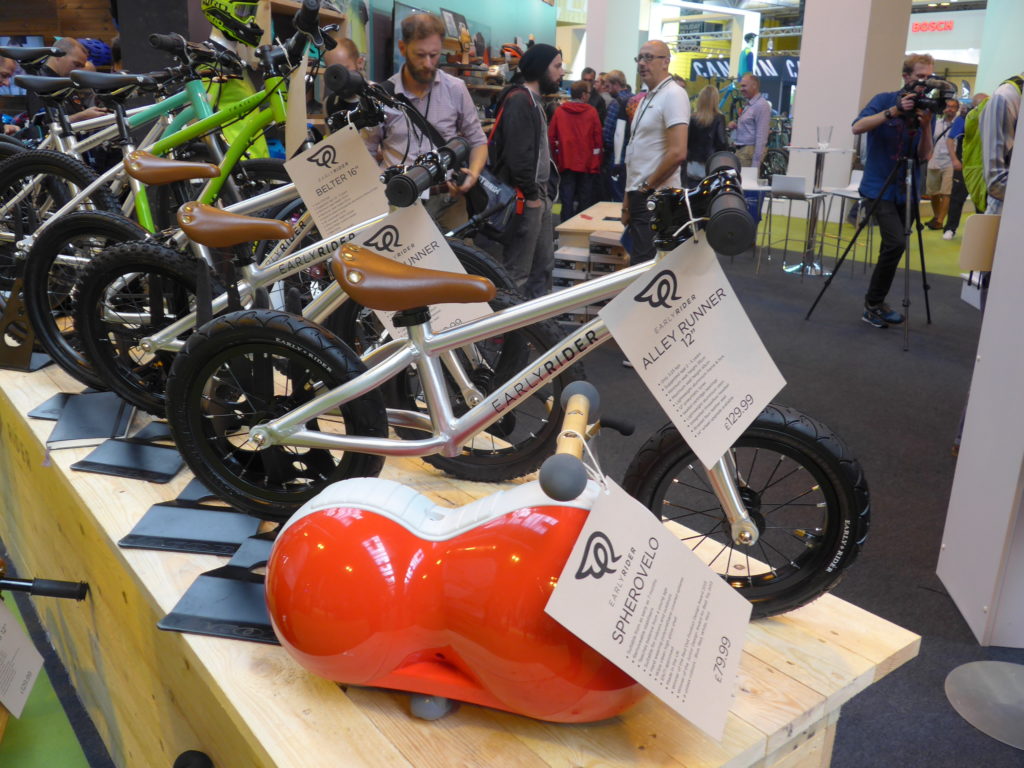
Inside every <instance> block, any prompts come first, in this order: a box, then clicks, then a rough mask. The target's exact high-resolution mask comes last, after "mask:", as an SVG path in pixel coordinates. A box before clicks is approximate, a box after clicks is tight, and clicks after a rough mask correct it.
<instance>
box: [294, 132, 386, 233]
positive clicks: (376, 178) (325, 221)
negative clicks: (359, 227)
mask: <svg viewBox="0 0 1024 768" xmlns="http://www.w3.org/2000/svg"><path fill="white" fill-rule="evenodd" d="M284 167H285V170H286V171H288V175H289V176H291V178H292V181H293V182H295V188H296V189H297V190H298V191H299V196H300V197H301V198H302V202H304V203H305V204H306V208H307V209H309V213H310V215H311V216H312V217H313V222H314V223H315V224H316V227H317V229H318V230H320V235H321V236H322V237H330V236H331V235H333V234H335V233H337V232H341V231H342V230H343V229H346V228H348V227H351V226H354V225H356V224H358V223H360V222H362V221H366V220H367V219H371V218H373V217H374V216H380V215H381V214H383V213H386V212H387V210H388V200H387V197H386V196H385V194H384V185H383V184H381V183H380V171H379V170H378V168H377V163H375V162H374V161H373V158H372V157H371V156H370V153H369V151H368V150H367V149H366V145H365V144H364V143H363V140H362V139H361V138H360V137H359V132H358V131H357V130H356V129H355V128H352V127H351V126H349V127H346V128H343V129H342V130H340V131H337V132H336V133H333V134H331V135H330V136H328V137H327V138H326V139H324V140H323V141H321V142H320V143H319V144H317V145H316V146H315V147H313V148H312V149H308V150H306V151H305V152H303V153H302V154H301V155H296V156H295V157H293V158H292V159H291V160H289V161H288V162H286V163H285V164H284Z"/></svg>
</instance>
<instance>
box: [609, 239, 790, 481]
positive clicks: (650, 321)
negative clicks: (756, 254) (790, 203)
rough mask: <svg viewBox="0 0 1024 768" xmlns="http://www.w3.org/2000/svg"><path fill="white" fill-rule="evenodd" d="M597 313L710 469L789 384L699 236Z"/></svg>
mask: <svg viewBox="0 0 1024 768" xmlns="http://www.w3.org/2000/svg"><path fill="white" fill-rule="evenodd" d="M599 314H600V316H601V317H602V318H603V319H604V321H605V323H607V324H608V328H609V329H610V330H611V332H612V336H614V337H615V341H616V342H618V345H619V348H620V349H622V351H623V352H624V353H625V355H626V357H627V358H628V359H629V361H630V362H631V363H632V364H633V368H634V369H635V370H636V372H637V374H638V375H639V376H640V378H641V379H642V380H643V382H644V384H646V385H647V388H648V389H650V390H651V392H652V394H653V395H654V397H655V399H656V400H657V401H658V403H659V404H660V405H661V407H662V408H663V409H664V410H665V413H666V414H668V417H669V418H670V419H671V420H672V423H673V424H675V426H676V428H677V429H678V430H679V432H680V434H682V436H683V437H684V438H685V439H686V442H687V443H688V444H689V445H690V447H691V448H693V450H694V452H695V453H696V454H697V457H698V458H699V459H700V460H701V462H702V463H703V464H704V466H705V467H710V466H711V465H712V464H714V463H715V462H716V461H717V460H718V459H719V458H720V457H721V456H722V455H723V454H724V453H725V452H726V451H727V450H728V449H729V447H730V446H731V445H732V444H733V443H734V442H735V441H736V438H737V437H739V435H740V434H741V433H742V432H743V430H745V429H746V428H747V427H749V426H750V424H751V423H752V422H753V421H754V419H755V418H756V417H757V415H758V414H759V413H760V412H761V411H762V410H763V409H764V407H765V406H766V405H768V404H769V403H770V402H771V400H772V398H773V397H775V395H777V394H778V393H779V391H780V390H781V389H782V387H783V386H785V384H786V381H785V379H783V378H782V374H781V373H780V372H779V369H778V368H777V367H776V366H775V363H774V362H773V361H772V358H771V356H770V355H769V354H768V350H767V349H765V346H764V344H763V343H762V341H761V338H760V337H759V336H758V335H757V331H755V330H754V326H753V325H752V324H751V322H750V318H749V317H747V313H746V312H745V311H744V310H743V307H742V306H741V305H740V302H739V299H738V298H737V297H736V294H735V292H734V291H733V289H732V286H731V285H730V284H729V280H728V278H726V276H725V273H724V272H723V271H722V267H721V265H719V263H718V258H717V257H716V256H715V252H714V251H713V250H712V249H711V247H710V246H709V245H708V244H707V241H706V240H705V239H703V238H701V241H700V242H699V243H698V242H695V241H694V240H688V241H687V242H685V243H683V244H682V245H680V246H679V247H678V248H676V249H675V250H674V251H672V252H671V253H670V254H668V255H667V256H665V258H663V259H662V260H661V261H659V262H658V263H657V264H656V265H655V266H654V267H653V268H652V269H651V270H650V271H649V272H647V273H646V274H644V275H643V276H641V277H640V278H638V279H637V280H636V281H635V282H634V283H633V284H632V285H630V286H628V287H627V288H626V289H625V290H623V291H622V293H620V294H619V295H618V296H616V297H615V299H613V300H612V301H611V302H609V303H608V304H607V305H606V306H605V307H604V308H603V309H602V310H601V311H600V313H599Z"/></svg>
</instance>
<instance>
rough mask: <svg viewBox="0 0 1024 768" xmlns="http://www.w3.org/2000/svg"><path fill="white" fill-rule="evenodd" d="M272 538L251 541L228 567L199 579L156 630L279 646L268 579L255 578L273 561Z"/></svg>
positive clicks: (251, 538)
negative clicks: (270, 608)
mask: <svg viewBox="0 0 1024 768" xmlns="http://www.w3.org/2000/svg"><path fill="white" fill-rule="evenodd" d="M271 536H272V534H271V535H268V534H260V535H258V536H253V537H250V538H249V539H246V541H245V542H244V543H243V544H242V546H241V547H239V549H238V551H237V552H236V553H235V555H234V557H232V558H231V560H230V561H229V562H228V564H227V565H225V566H223V567H222V568H216V569H214V570H212V571H207V572H206V573H201V574H199V576H198V577H197V578H196V580H195V582H193V584H192V586H191V587H189V588H188V590H186V592H185V594H184V595H182V598H181V600H179V601H178V604H177V605H175V606H174V608H173V609H172V610H171V612H170V613H168V614H167V615H166V616H165V617H164V618H163V620H161V621H159V622H157V627H159V628H160V629H165V630H168V631H171V632H188V633H191V634H194V635H209V636H211V637H227V638H231V639H234V640H249V641H251V642H254V643H266V644H267V645H279V643H278V641H277V637H276V636H275V635H274V630H273V629H272V628H271V626H270V614H269V613H267V603H266V598H265V595H264V593H265V589H264V585H263V581H264V578H263V576H262V575H261V574H258V573H253V569H255V568H259V567H261V566H263V565H266V563H267V559H268V558H269V557H270V548H271V547H272V546H273V539H272V538H271Z"/></svg>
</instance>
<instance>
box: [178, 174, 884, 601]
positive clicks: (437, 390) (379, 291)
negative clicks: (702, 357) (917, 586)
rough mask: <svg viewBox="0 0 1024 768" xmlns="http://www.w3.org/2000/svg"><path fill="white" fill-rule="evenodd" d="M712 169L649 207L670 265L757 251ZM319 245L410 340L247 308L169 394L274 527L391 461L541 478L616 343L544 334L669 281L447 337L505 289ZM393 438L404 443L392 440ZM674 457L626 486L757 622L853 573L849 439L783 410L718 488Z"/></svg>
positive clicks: (586, 331) (209, 482) (727, 463)
mask: <svg viewBox="0 0 1024 768" xmlns="http://www.w3.org/2000/svg"><path fill="white" fill-rule="evenodd" d="M708 162H709V169H710V170H711V173H710V175H709V176H708V177H707V178H705V179H704V180H703V181H702V182H701V183H700V184H699V185H698V186H697V187H695V188H694V189H692V190H689V191H686V190H663V191H662V192H660V193H658V194H657V195H655V196H654V197H652V198H651V205H652V207H653V208H654V212H655V217H654V227H655V228H656V232H657V236H658V242H659V247H660V248H663V249H671V248H674V247H675V246H676V245H678V244H679V243H681V242H682V241H684V240H685V239H687V237H688V234H685V233H686V232H687V231H688V230H690V229H694V230H695V229H697V228H703V229H704V231H705V236H706V237H707V239H708V243H709V244H710V245H711V247H712V248H714V250H716V251H717V252H719V253H722V254H726V255H728V254H730V253H740V252H743V251H744V250H746V249H747V248H748V247H749V245H750V243H751V242H752V240H753V233H754V225H753V222H752V220H751V219H750V217H749V214H748V213H747V211H746V207H745V205H744V201H743V197H742V193H741V191H740V188H739V173H738V162H737V161H736V160H735V157H734V156H731V155H730V156H728V160H727V161H723V157H722V155H716V156H713V157H712V158H711V159H710V160H709V161H708ZM723 162H726V163H727V165H725V166H723V165H722V163H723ZM316 247H319V248H327V249H330V250H331V251H337V253H336V255H335V256H334V257H333V258H332V270H333V272H334V275H335V277H336V279H337V280H338V281H339V282H340V283H341V284H342V286H343V287H344V289H345V291H346V292H347V293H348V294H349V295H350V296H351V297H352V298H353V299H355V300H356V301H358V302H359V303H360V304H362V305H363V306H365V307H367V308H370V309H375V310H384V311H395V312H396V315H395V323H396V324H397V325H399V326H402V327H404V328H405V330H406V332H407V334H408V338H405V339H392V340H389V341H385V342H384V343H382V344H381V345H380V346H378V347H376V348H373V349H370V350H369V351H368V352H367V353H366V354H365V355H364V357H363V358H362V359H360V358H358V357H357V356H356V355H355V354H354V353H353V352H352V350H351V349H350V348H349V347H348V346H347V345H345V344H344V343H343V342H341V341H340V340H339V339H337V338H335V337H333V336H332V335H330V334H329V333H327V332H326V331H325V330H324V329H323V328H322V327H320V326H317V325H314V324H312V323H309V322H307V321H305V320H302V319H301V318H298V317H294V316H292V315H288V314H286V313H282V312H275V311H267V310H249V311H242V312H236V313H233V314H229V315H226V316H224V317H221V318H218V319H216V320H214V321H213V322H211V323H209V324H207V325H206V326H204V327H203V328H201V329H199V330H198V331H196V332H195V333H194V334H193V335H192V336H191V337H190V339H189V340H188V342H187V343H186V344H185V347H184V349H183V350H182V351H181V352H180V353H179V354H178V355H177V357H176V358H175V361H174V364H173V367H172V370H171V374H170V376H169V378H168V386H167V403H168V408H167V416H168V420H169V423H170V426H171V431H172V433H173V436H174V440H175V443H176V444H177V446H178V448H179V450H180V451H181V452H182V454H183V455H184V457H185V459H186V461H187V463H188V465H189V467H190V468H191V469H192V470H193V472H194V473H195V474H196V476H197V477H198V478H199V479H200V480H201V481H202V482H203V483H204V484H205V485H206V486H207V487H208V488H209V489H210V490H211V491H212V492H213V493H215V494H217V495H219V496H220V497H221V498H223V499H224V500H226V501H228V502H229V503H231V504H233V505H235V506H236V507H237V508H239V509H242V510H244V511H246V512H249V513H251V514H254V515H256V516H258V517H262V518H265V519H270V520H281V521H283V520H286V519H287V518H288V517H290V516H291V514H293V513H294V511H295V510H296V509H297V508H298V507H299V506H300V505H301V504H303V503H305V502H306V501H308V500H309V499H311V498H312V497H314V496H315V495H316V494H317V493H319V492H320V491H322V490H323V489H324V488H326V487H327V486H328V485H329V484H330V483H332V482H335V481H337V480H341V479H344V478H346V477H353V476H358V475H364V476H365V475H375V474H376V473H377V472H379V470H380V467H381V465H382V463H383V459H382V457H384V456H422V457H425V458H427V457H429V458H431V459H435V460H437V462H438V463H439V464H440V465H441V466H442V467H443V468H444V469H445V470H446V471H448V472H449V473H451V474H454V475H456V476H460V477H470V478H472V479H485V480H498V479H508V478H512V477H517V476H521V475H523V474H526V473H528V472H530V471H532V470H533V469H535V468H536V467H537V466H538V465H539V464H540V462H541V460H542V459H543V458H545V457H546V456H547V455H549V454H550V452H551V449H552V446H553V444H554V440H555V438H556V436H557V431H558V421H559V419H560V417H561V406H560V405H559V399H560V396H561V392H562V390H563V388H564V386H566V385H567V384H568V383H569V380H570V379H571V378H572V375H573V372H574V371H575V369H574V368H573V366H574V365H575V363H577V362H578V361H579V360H580V359H581V358H583V357H584V356H586V355H587V354H588V353H589V352H591V351H593V350H594V349H595V348H596V347H598V346H599V345H601V344H602V343H604V342H606V341H607V340H608V339H609V338H610V332H609V330H608V328H607V326H606V325H605V323H604V321H603V320H602V319H601V318H600V317H598V318H595V319H594V320H592V321H590V322H589V323H587V324H585V325H584V326H582V327H581V328H579V329H578V330H576V331H575V332H573V333H570V334H569V335H568V336H566V337H565V338H562V339H559V338H558V336H557V335H556V336H554V337H551V336H550V332H551V330H552V329H551V328H550V327H548V326H546V324H545V321H547V320H548V319H550V318H553V317H555V316H557V315H560V314H563V313H566V312H571V311H573V310H574V309H577V308H580V307H584V306H587V305H589V304H593V303H594V302H597V301H600V300H602V299H607V298H611V297H613V296H615V295H617V294H618V293H619V292H621V291H622V290H623V289H625V288H626V287H627V286H629V285H630V284H632V283H633V281H634V280H636V279H637V278H638V277H640V276H641V275H643V274H645V273H646V272H647V271H648V270H650V269H651V268H652V267H653V266H654V265H655V264H656V262H647V263H643V264H638V265H635V266H632V267H629V268H627V269H624V270H622V271H620V272H616V273H612V274H609V275H607V276H604V277H601V278H599V279H596V280H593V281H590V282H587V283H584V284H580V285H577V286H573V287H571V288H567V289H564V290H561V291H557V292H555V293H553V294H551V295H549V296H546V297H541V298H537V299H533V300H531V301H527V302H525V303H521V304H516V305H512V306H507V307H504V308H501V309H498V310H497V311H496V312H495V313H494V314H492V315H489V316H487V317H484V318H481V319H477V320H472V321H470V322H467V323H464V324H462V325H460V326H457V327H455V328H452V329H450V330H444V331H440V332H433V331H432V330H431V329H430V324H429V313H428V312H427V311H426V309H425V306H426V305H431V304H440V303H459V302H480V301H488V300H491V299H492V298H493V297H494V288H493V286H492V285H490V284H489V283H488V281H486V280H484V279H481V278H478V277H471V276H463V275H453V274H451V273H444V272H434V271H431V270H422V269H418V268H415V267H407V266H405V265H402V264H398V263H396V262H393V261H391V260H389V259H386V258H384V257H381V256H377V255H375V254H373V253H371V252H370V251H368V250H366V249H364V248H360V247H357V246H353V245H351V244H346V243H344V242H343V239H338V238H327V239H326V240H324V241H322V242H321V244H320V245H318V246H316ZM301 253H303V252H300V253H299V254H296V255H295V256H294V257H293V258H301ZM385 393H387V394H388V396H389V402H388V403H387V405H388V407H387V408H385V397H384V395H385ZM396 396H397V399H396ZM524 404H525V405H524ZM389 427H394V428H395V429H396V431H398V437H388V436H387V435H388V428H389ZM413 433H418V435H415V434H413ZM658 440H659V441H663V444H662V445H661V446H660V447H658V446H654V447H656V448H657V449H658V451H659V453H660V454H662V455H663V459H664V460H663V461H660V462H658V461H652V460H651V459H650V455H651V451H649V450H645V451H641V454H640V456H639V457H638V461H637V462H635V463H634V465H633V466H632V467H631V468H630V469H629V470H628V471H627V477H633V478H634V480H633V481H631V484H630V490H632V491H633V492H634V493H635V494H638V495H644V496H645V498H644V499H642V500H643V501H644V502H645V503H646V504H647V506H648V507H649V508H651V509H652V510H653V511H654V512H655V514H657V515H658V516H659V517H661V518H664V519H666V520H667V521H671V522H672V523H673V524H677V521H678V520H680V519H682V518H684V517H685V516H687V515H689V516H690V517H685V519H683V520H682V521H683V522H684V523H685V524H687V525H691V524H693V522H694V521H705V522H706V525H705V526H704V527H703V528H701V527H699V526H697V525H694V526H693V529H682V528H680V529H679V533H680V536H681V537H683V538H684V539H686V540H687V541H688V543H689V544H690V546H691V547H693V548H694V549H697V548H698V547H704V548H705V550H707V549H708V548H709V547H711V546H715V547H718V548H719V549H720V551H719V552H718V554H717V555H716V556H714V557H713V558H712V559H711V565H712V567H714V568H716V569H717V570H719V571H720V572H721V573H722V575H723V576H724V577H725V578H727V580H728V581H729V583H730V584H731V585H732V586H734V587H735V588H736V589H737V590H739V591H740V592H741V593H742V594H743V595H744V596H745V597H747V598H748V599H750V601H751V602H752V603H754V610H755V615H768V614H771V613H775V612H778V611H779V610H789V609H791V608H793V607H796V606H797V605H800V604H802V603H804V602H807V601H809V600H811V599H814V597H817V596H818V595H820V594H821V593H822V592H824V591H825V590H827V589H829V588H830V587H831V586H833V585H834V584H835V583H836V582H837V581H838V579H839V577H840V575H841V573H842V571H843V569H844V568H845V567H846V566H847V565H849V564H850V563H851V562H852V561H853V560H854V558H855V557H856V555H857V553H858V551H859V548H860V545H861V543H862V541H863V539H864V537H865V536H866V534H867V521H868V494H867V486H866V484H865V482H864V478H863V475H862V473H861V471H860V468H859V466H858V464H857V462H856V461H855V460H853V459H852V458H850V457H849V456H848V455H847V452H846V449H845V447H844V446H843V444H842V442H841V441H840V440H839V439H838V438H837V437H835V436H834V435H832V434H831V433H830V432H829V431H828V430H827V429H826V428H825V427H823V426H822V425H820V424H818V423H817V422H815V421H813V420H812V419H810V418H808V417H806V416H803V415H802V414H799V413H797V412H795V411H792V410H790V409H785V408H781V407H776V406H770V407H769V408H768V409H766V410H765V412H764V413H763V414H762V415H761V416H760V417H759V418H758V419H757V421H755V423H754V425H753V426H752V428H751V429H750V430H748V431H747V432H746V433H744V434H743V435H742V436H741V437H740V438H739V440H738V442H737V445H736V448H734V449H733V450H730V451H729V452H727V453H726V455H725V456H723V457H722V458H721V459H720V460H719V461H717V462H716V463H715V464H714V465H713V466H712V467H711V468H710V469H709V470H708V471H707V472H706V473H705V471H704V470H703V469H701V468H700V466H701V465H700V464H699V462H697V461H696V459H695V457H693V455H692V453H691V452H690V451H689V449H688V447H687V446H686V445H685V443H683V441H682V440H680V439H679V438H678V437H677V436H676V437H674V438H673V436H672V435H671V433H670V432H669V431H666V432H664V433H663V434H662V435H661V436H660V437H659V438H658ZM688 486H694V487H695V488H696V489H697V491H698V492H701V489H703V492H702V496H703V497H702V498H700V499H699V500H697V501H696V503H693V502H692V501H691V500H686V499H678V498H677V497H676V495H675V494H676V491H677V490H678V487H682V488H686V487H688ZM677 504H681V505H682V506H683V508H681V509H677V506H676V505H677ZM694 529H695V530H694Z"/></svg>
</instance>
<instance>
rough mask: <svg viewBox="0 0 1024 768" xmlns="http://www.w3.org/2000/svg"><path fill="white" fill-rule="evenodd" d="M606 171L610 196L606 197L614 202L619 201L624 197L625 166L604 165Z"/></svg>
mask: <svg viewBox="0 0 1024 768" xmlns="http://www.w3.org/2000/svg"><path fill="white" fill-rule="evenodd" d="M605 169H606V172H607V173H608V187H609V189H610V190H611V197H610V198H608V199H609V200H611V201H612V202H614V203H621V202H622V201H623V200H625V199H626V166H624V165H606V166H605Z"/></svg>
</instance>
